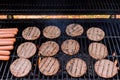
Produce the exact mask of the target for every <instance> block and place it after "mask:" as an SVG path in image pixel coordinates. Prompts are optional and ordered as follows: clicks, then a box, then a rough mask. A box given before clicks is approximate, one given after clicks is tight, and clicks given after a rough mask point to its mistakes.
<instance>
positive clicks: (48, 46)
mask: <svg viewBox="0 0 120 80" xmlns="http://www.w3.org/2000/svg"><path fill="white" fill-rule="evenodd" d="M58 51H59V45H58V44H57V43H56V42H54V41H47V42H45V43H42V45H41V46H40V48H39V53H38V55H40V54H41V55H43V56H54V55H55V54H57V52H58Z"/></svg>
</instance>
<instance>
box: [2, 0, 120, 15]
mask: <svg viewBox="0 0 120 80" xmlns="http://www.w3.org/2000/svg"><path fill="white" fill-rule="evenodd" d="M119 13H120V1H119V0H64V1H63V0H62V1H60V0H52V1H51V0H44V1H43V0H34V1H29V0H24V2H23V1H16V0H12V1H10V0H1V1H0V14H8V15H10V14H11V15H14V14H46V15H47V14H50V15H54V14H119Z"/></svg>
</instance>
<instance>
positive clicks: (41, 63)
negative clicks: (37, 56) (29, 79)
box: [39, 58, 48, 69]
mask: <svg viewBox="0 0 120 80" xmlns="http://www.w3.org/2000/svg"><path fill="white" fill-rule="evenodd" d="M47 60H48V58H45V61H44V62H45V63H44V62H42V63H40V64H39V65H41V66H40V67H39V69H41V68H42V67H43V65H44V64H46V62H47Z"/></svg>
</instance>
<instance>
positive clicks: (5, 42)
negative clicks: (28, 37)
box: [0, 40, 14, 46]
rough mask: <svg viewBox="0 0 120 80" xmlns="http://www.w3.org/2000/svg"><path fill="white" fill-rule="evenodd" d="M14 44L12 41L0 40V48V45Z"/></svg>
mask: <svg viewBox="0 0 120 80" xmlns="http://www.w3.org/2000/svg"><path fill="white" fill-rule="evenodd" d="M13 44H14V42H13V41H3V40H0V46H1V45H13Z"/></svg>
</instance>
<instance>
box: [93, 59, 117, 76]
mask: <svg viewBox="0 0 120 80" xmlns="http://www.w3.org/2000/svg"><path fill="white" fill-rule="evenodd" d="M94 68H95V72H96V73H97V75H99V76H100V77H103V78H112V77H114V76H115V75H116V74H117V73H118V70H117V66H116V65H115V63H114V62H112V61H110V60H107V59H101V60H98V61H97V62H96V63H95V65H94Z"/></svg>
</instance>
